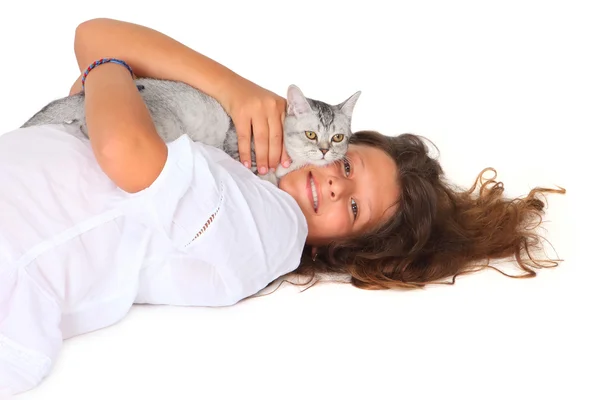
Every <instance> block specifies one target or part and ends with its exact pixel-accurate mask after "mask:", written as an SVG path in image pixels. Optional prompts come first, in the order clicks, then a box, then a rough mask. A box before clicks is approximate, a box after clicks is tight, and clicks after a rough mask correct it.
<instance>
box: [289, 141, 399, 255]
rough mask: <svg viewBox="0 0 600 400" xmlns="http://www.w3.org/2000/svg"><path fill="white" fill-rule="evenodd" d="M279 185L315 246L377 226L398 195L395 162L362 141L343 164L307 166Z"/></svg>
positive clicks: (291, 174) (290, 174) (394, 207)
mask: <svg viewBox="0 0 600 400" xmlns="http://www.w3.org/2000/svg"><path fill="white" fill-rule="evenodd" d="M279 188H280V189H282V190H284V191H286V192H287V193H288V194H290V195H291V196H292V197H293V198H294V199H295V200H296V202H297V203H298V205H299V206H300V208H301V209H302V212H303V213H304V216H305V217H306V221H307V222H308V238H307V241H306V243H307V244H308V245H314V246H319V245H324V244H327V243H328V242H330V241H332V240H335V239H340V238H347V237H351V236H356V235H360V234H362V233H364V232H365V231H367V230H369V229H371V228H374V227H376V226H377V225H379V224H380V223H382V222H384V221H385V220H386V219H387V218H388V217H390V216H391V215H392V214H393V212H394V211H395V209H396V207H397V206H394V203H395V202H396V201H397V200H398V197H399V195H400V188H399V187H398V183H397V169H396V164H395V162H394V160H392V158H391V157H390V156H389V155H387V154H386V153H385V152H384V151H383V150H380V149H377V148H374V147H370V146H359V145H350V147H349V149H348V153H347V155H346V160H345V161H343V162H338V163H335V164H330V165H327V166H325V167H317V166H313V165H307V166H305V167H303V168H301V169H298V170H296V171H294V172H291V173H289V174H287V175H285V176H284V177H283V178H281V180H280V181H279ZM315 199H316V202H315Z"/></svg>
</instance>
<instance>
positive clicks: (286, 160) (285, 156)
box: [281, 144, 292, 168]
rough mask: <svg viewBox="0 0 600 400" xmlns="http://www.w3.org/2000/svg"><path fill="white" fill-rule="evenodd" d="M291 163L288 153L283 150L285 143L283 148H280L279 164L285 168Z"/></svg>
mask: <svg viewBox="0 0 600 400" xmlns="http://www.w3.org/2000/svg"><path fill="white" fill-rule="evenodd" d="M291 163H292V159H291V158H290V156H289V154H288V153H287V151H286V150H285V144H284V146H283V148H282V149H281V165H283V167H284V168H287V167H289V166H290V164H291Z"/></svg>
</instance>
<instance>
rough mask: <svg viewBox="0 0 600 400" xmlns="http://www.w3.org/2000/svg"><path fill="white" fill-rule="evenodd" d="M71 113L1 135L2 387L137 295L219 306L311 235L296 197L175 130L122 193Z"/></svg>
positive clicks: (21, 383) (275, 273)
mask: <svg viewBox="0 0 600 400" xmlns="http://www.w3.org/2000/svg"><path fill="white" fill-rule="evenodd" d="M68 129H72V128H70V127H68V126H61V125H52V126H50V125H48V126H41V127H30V128H26V129H18V130H16V131H13V132H9V133H6V134H4V135H1V136H0V388H4V389H5V390H6V389H7V388H8V391H9V392H12V393H16V392H21V391H24V390H27V389H29V388H31V387H33V386H35V385H37V384H38V383H39V382H40V381H41V380H42V379H43V377H44V376H46V375H47V374H48V372H49V370H50V368H51V365H52V364H53V362H54V361H55V359H56V357H57V355H58V353H59V350H60V347H61V344H62V340H63V339H66V338H69V337H72V336H75V335H79V334H82V333H85V332H89V331H92V330H95V329H99V328H103V327H106V326H108V325H111V324H113V323H115V322H117V321H118V320H120V319H121V318H122V317H124V316H125V315H126V313H127V312H128V310H129V309H130V307H131V305H132V304H134V303H150V304H171V305H196V306H225V305H231V304H235V303H236V302H238V301H239V300H241V299H243V298H246V297H248V296H250V295H252V294H255V293H256V292H258V291H259V290H261V289H262V288H264V287H265V286H266V285H268V284H269V283H270V282H272V281H273V280H275V279H276V278H277V277H279V276H281V275H283V274H286V273H288V272H290V271H292V270H294V269H295V268H296V267H297V266H298V264H299V261H300V255H301V252H302V249H303V247H304V243H305V240H306V235H307V225H306V220H305V218H304V215H303V214H302V212H301V210H300V208H299V206H298V205H297V203H296V202H295V201H294V199H293V198H292V197H291V196H290V195H288V194H287V193H285V192H284V191H282V190H280V189H278V188H277V187H275V186H274V185H272V184H271V183H268V182H266V181H263V180H261V179H259V178H258V177H256V176H254V174H252V172H251V171H249V170H248V169H246V168H245V167H244V166H242V165H241V164H240V163H239V162H237V161H235V160H233V159H232V158H231V157H229V156H228V155H227V154H225V153H224V152H223V151H221V150H219V149H216V148H213V147H210V146H205V145H202V144H200V143H195V142H192V141H191V140H190V139H189V137H187V136H182V137H180V138H179V139H177V140H176V141H174V142H171V143H169V144H168V158H167V162H166V164H165V167H164V168H163V170H162V172H161V174H160V176H159V177H158V178H157V179H156V180H155V182H154V183H153V184H152V185H151V186H150V187H149V188H147V189H145V190H143V191H141V192H139V193H135V194H129V193H127V192H125V191H123V190H121V189H120V188H118V187H117V186H116V185H115V184H114V183H113V182H112V181H111V180H110V179H109V178H108V177H107V176H106V175H105V174H104V172H103V171H102V170H101V169H100V167H99V165H98V163H97V162H96V160H95V158H94V155H93V152H92V149H91V146H90V144H89V142H88V141H87V140H85V139H80V138H76V137H74V136H72V135H70V134H68V133H66V132H67V130H68Z"/></svg>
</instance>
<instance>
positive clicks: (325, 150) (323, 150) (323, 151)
mask: <svg viewBox="0 0 600 400" xmlns="http://www.w3.org/2000/svg"><path fill="white" fill-rule="evenodd" d="M319 150H321V153H323V155H325V154H327V152H328V151H329V149H319Z"/></svg>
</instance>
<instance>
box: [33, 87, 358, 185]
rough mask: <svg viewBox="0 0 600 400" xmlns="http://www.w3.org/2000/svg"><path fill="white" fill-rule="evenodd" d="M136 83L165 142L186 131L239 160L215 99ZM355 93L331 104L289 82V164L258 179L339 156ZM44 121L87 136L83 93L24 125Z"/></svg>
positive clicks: (286, 126) (286, 132) (226, 119)
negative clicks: (66, 127) (309, 94)
mask: <svg viewBox="0 0 600 400" xmlns="http://www.w3.org/2000/svg"><path fill="white" fill-rule="evenodd" d="M135 83H136V85H137V87H138V90H139V91H140V95H141V96H142V99H143V100H144V102H145V104H146V106H147V107H148V110H149V112H150V115H151V117H152V120H153V121H154V124H155V126H156V130H157V132H158V134H159V135H160V137H161V138H162V139H163V140H164V141H165V142H171V141H173V140H175V139H177V138H178V137H180V136H181V135H183V134H187V135H188V136H189V137H190V139H191V140H193V141H197V142H202V143H204V144H207V145H211V146H214V147H217V148H220V149H222V150H223V151H225V152H226V153H227V154H229V155H230V156H231V157H233V158H234V159H236V160H238V161H239V152H238V141H237V134H236V131H235V127H234V125H233V122H232V120H231V118H230V117H229V115H227V113H226V112H225V110H224V109H223V107H222V106H221V105H220V104H219V102H217V100H215V99H214V98H212V97H210V96H208V95H206V94H205V93H202V92H201V91H199V90H197V89H195V88H193V87H191V86H189V85H187V84H185V83H182V82H175V81H167V80H159V79H150V78H139V79H136V81H135ZM359 96H360V92H356V93H355V94H353V95H352V96H350V97H349V98H348V99H347V100H345V101H344V102H342V103H340V104H337V105H330V104H327V103H324V102H321V101H318V100H313V99H309V98H307V97H305V96H304V94H303V93H302V92H301V91H300V89H299V88H298V87H297V86H295V85H291V86H290V87H289V88H288V91H287V112H286V117H285V119H284V126H283V131H284V144H285V148H286V151H287V152H288V154H289V156H290V158H291V159H292V164H291V165H290V167H289V168H283V166H279V168H278V169H277V170H276V172H275V174H267V175H266V176H261V177H262V178H264V179H267V180H269V181H271V182H273V183H275V184H276V182H277V179H278V178H281V177H282V176H283V175H285V174H287V173H289V172H291V171H293V170H295V169H298V168H300V167H302V166H303V165H306V164H314V165H326V164H329V163H332V162H335V161H338V160H341V159H342V158H343V157H344V155H345V154H346V151H347V149H348V140H349V139H350V136H351V134H352V131H351V128H350V124H351V120H352V112H353V110H354V106H355V104H356V101H357V100H358V97H359ZM45 124H68V125H75V126H77V127H78V129H76V130H73V131H75V132H76V133H75V134H76V135H77V136H79V137H80V138H82V139H89V136H88V132H87V126H86V124H85V106H84V94H83V93H78V94H75V95H73V96H68V97H64V98H61V99H58V100H55V101H53V102H51V103H50V104H48V105H46V106H45V107H44V108H42V109H41V110H40V111H39V112H38V113H36V114H35V115H34V116H33V117H31V119H29V120H28V121H27V122H26V123H25V124H24V125H23V126H22V127H23V128H25V127H28V126H33V125H45ZM340 135H342V136H340ZM256 169H257V167H256V158H255V154H254V145H253V144H252V171H253V172H255V173H256Z"/></svg>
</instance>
